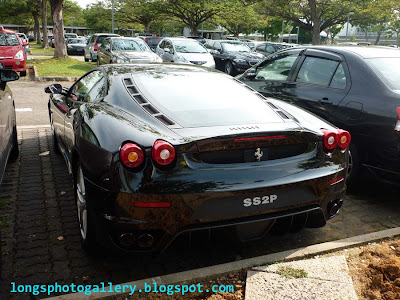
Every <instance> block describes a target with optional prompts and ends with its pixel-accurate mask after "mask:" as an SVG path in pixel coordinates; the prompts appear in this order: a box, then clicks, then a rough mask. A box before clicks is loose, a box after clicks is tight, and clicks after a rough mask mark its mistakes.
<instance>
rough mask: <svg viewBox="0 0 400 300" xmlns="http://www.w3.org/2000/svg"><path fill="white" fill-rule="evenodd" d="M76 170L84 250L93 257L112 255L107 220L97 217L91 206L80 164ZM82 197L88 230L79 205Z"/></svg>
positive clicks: (76, 191) (76, 197)
mask: <svg viewBox="0 0 400 300" xmlns="http://www.w3.org/2000/svg"><path fill="white" fill-rule="evenodd" d="M74 169H75V172H74V194H75V203H76V209H77V215H78V226H79V233H80V238H81V245H82V248H83V249H84V250H85V251H86V252H87V253H89V254H90V255H93V256H103V255H104V254H105V253H109V254H111V253H113V252H114V249H113V248H112V246H111V243H110V238H109V234H108V230H107V228H106V223H105V220H104V219H102V218H101V217H99V218H97V217H96V214H95V212H94V210H93V207H92V205H91V203H92V202H91V200H90V195H89V193H88V190H87V189H86V184H85V180H84V173H83V170H82V167H81V165H80V163H79V162H78V164H77V165H76V168H74ZM82 183H83V188H82ZM82 192H83V194H82ZM82 197H83V198H84V200H85V205H84V206H85V208H86V229H83V226H85V225H84V223H85V221H84V217H83V215H84V213H83V211H82V209H80V207H79V205H81V204H82V201H81V200H82ZM81 208H82V206H81ZM106 250H107V252H106Z"/></svg>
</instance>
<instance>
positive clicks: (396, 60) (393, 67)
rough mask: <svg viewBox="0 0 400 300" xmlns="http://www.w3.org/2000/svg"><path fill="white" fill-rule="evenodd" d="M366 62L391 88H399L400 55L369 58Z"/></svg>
mask: <svg viewBox="0 0 400 300" xmlns="http://www.w3.org/2000/svg"><path fill="white" fill-rule="evenodd" d="M365 61H366V62H367V64H368V65H369V66H370V67H371V68H372V69H373V70H374V71H375V72H376V73H377V74H378V76H379V77H380V78H381V79H382V81H383V82H384V83H385V84H386V85H387V86H388V87H389V88H390V89H392V90H400V72H399V70H400V57H385V58H369V59H366V60H365Z"/></svg>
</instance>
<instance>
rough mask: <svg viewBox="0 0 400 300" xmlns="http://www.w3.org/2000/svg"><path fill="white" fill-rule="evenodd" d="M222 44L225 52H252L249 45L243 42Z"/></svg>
mask: <svg viewBox="0 0 400 300" xmlns="http://www.w3.org/2000/svg"><path fill="white" fill-rule="evenodd" d="M221 44H222V49H223V50H224V52H251V49H250V48H249V46H247V45H245V44H243V43H235V42H223V43H221Z"/></svg>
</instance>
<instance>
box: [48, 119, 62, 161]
mask: <svg viewBox="0 0 400 300" xmlns="http://www.w3.org/2000/svg"><path fill="white" fill-rule="evenodd" d="M50 127H51V133H52V135H53V148H54V153H57V154H60V153H61V151H60V148H59V147H58V140H57V137H56V133H55V132H54V124H53V117H52V115H51V114H50Z"/></svg>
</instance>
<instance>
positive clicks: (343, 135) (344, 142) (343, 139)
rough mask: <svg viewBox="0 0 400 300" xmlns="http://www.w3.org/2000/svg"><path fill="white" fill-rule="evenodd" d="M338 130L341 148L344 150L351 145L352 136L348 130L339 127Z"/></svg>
mask: <svg viewBox="0 0 400 300" xmlns="http://www.w3.org/2000/svg"><path fill="white" fill-rule="evenodd" d="M338 132H339V135H338V137H339V139H338V146H339V148H341V149H342V150H344V149H346V148H347V147H348V146H349V145H350V141H351V136H350V133H349V132H348V131H346V130H341V129H338Z"/></svg>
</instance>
